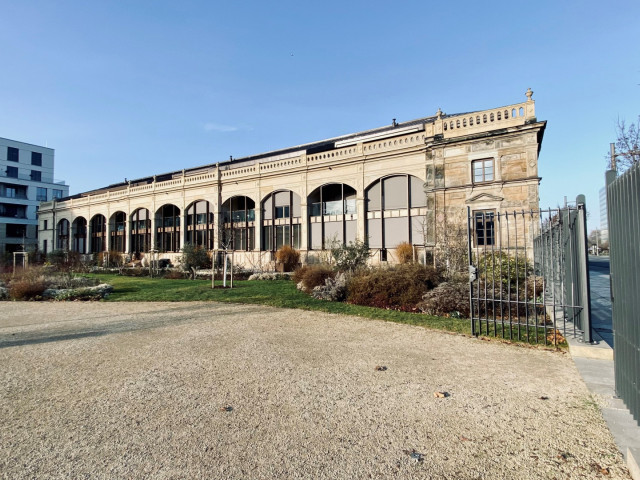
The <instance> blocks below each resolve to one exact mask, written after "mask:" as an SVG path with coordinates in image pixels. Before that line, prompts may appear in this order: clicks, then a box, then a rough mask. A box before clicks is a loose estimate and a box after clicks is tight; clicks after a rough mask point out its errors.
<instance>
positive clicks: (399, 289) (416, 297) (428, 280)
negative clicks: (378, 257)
mask: <svg viewBox="0 0 640 480" xmlns="http://www.w3.org/2000/svg"><path fill="white" fill-rule="evenodd" d="M439 282H440V272H439V271H438V270H436V269H435V268H433V267H431V266H424V265H420V264H416V263H410V264H405V265H395V266H392V267H389V268H375V269H372V270H370V271H361V272H360V273H357V274H355V275H353V276H352V277H351V279H350V280H349V282H348V285H347V289H348V295H347V301H348V302H349V303H354V304H356V305H366V306H370V307H378V308H387V309H394V310H403V311H414V310H416V309H417V304H418V303H420V302H421V301H422V296H423V295H424V294H425V293H426V292H427V291H428V290H431V289H432V288H434V287H435V286H436V285H437V284H438V283H439Z"/></svg>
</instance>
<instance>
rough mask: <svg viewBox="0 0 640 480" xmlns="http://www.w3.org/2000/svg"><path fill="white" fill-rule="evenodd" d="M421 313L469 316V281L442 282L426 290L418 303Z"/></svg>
mask: <svg viewBox="0 0 640 480" xmlns="http://www.w3.org/2000/svg"><path fill="white" fill-rule="evenodd" d="M418 308H419V309H420V311H421V312H422V313H426V314H428V315H441V316H445V315H451V316H462V317H465V318H468V317H469V283H463V282H444V283H441V284H440V285H438V286H437V287H436V288H434V289H433V290H430V291H428V292H427V293H425V294H424V295H423V297H422V302H420V303H418Z"/></svg>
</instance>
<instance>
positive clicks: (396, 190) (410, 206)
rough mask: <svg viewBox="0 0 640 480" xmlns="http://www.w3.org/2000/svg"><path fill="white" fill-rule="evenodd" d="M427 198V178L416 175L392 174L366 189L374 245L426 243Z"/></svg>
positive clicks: (369, 234) (368, 232) (370, 237)
mask: <svg viewBox="0 0 640 480" xmlns="http://www.w3.org/2000/svg"><path fill="white" fill-rule="evenodd" d="M426 205H427V199H426V194H425V192H424V182H423V181H422V180H421V179H419V178H418V177H414V176H412V175H391V176H388V177H383V178H380V179H378V180H376V181H375V182H374V183H372V184H371V185H370V186H369V187H368V188H367V189H366V190H365V208H366V215H367V218H366V235H367V239H368V241H369V246H370V247H371V248H381V249H386V248H395V247H396V246H397V245H398V244H400V243H402V242H409V243H413V244H418V243H419V244H422V243H424V238H423V237H424V232H423V230H424V229H423V224H424V218H425V216H424V213H423V212H421V209H422V208H424V207H426Z"/></svg>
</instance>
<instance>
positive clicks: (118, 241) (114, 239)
mask: <svg viewBox="0 0 640 480" xmlns="http://www.w3.org/2000/svg"><path fill="white" fill-rule="evenodd" d="M126 224H127V215H126V214H125V213H124V212H116V213H114V214H113V215H111V218H110V219H109V230H111V239H110V243H109V250H114V251H116V252H120V253H124V251H125V250H124V248H125V244H124V243H125V230H126Z"/></svg>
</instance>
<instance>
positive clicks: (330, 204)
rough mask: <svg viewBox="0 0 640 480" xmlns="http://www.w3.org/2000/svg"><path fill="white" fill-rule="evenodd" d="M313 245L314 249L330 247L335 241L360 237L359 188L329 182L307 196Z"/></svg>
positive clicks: (310, 239) (343, 241) (350, 240)
mask: <svg viewBox="0 0 640 480" xmlns="http://www.w3.org/2000/svg"><path fill="white" fill-rule="evenodd" d="M307 204H308V206H309V245H308V247H309V248H310V249H313V250H322V249H326V248H330V247H331V245H332V244H333V243H335V242H338V243H349V242H354V241H355V240H356V233H357V216H356V191H355V190H354V189H353V188H352V187H350V186H349V185H345V184H344V183H329V184H327V185H323V186H321V187H319V188H316V189H315V190H314V191H313V192H311V194H310V195H309V196H308V197H307Z"/></svg>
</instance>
